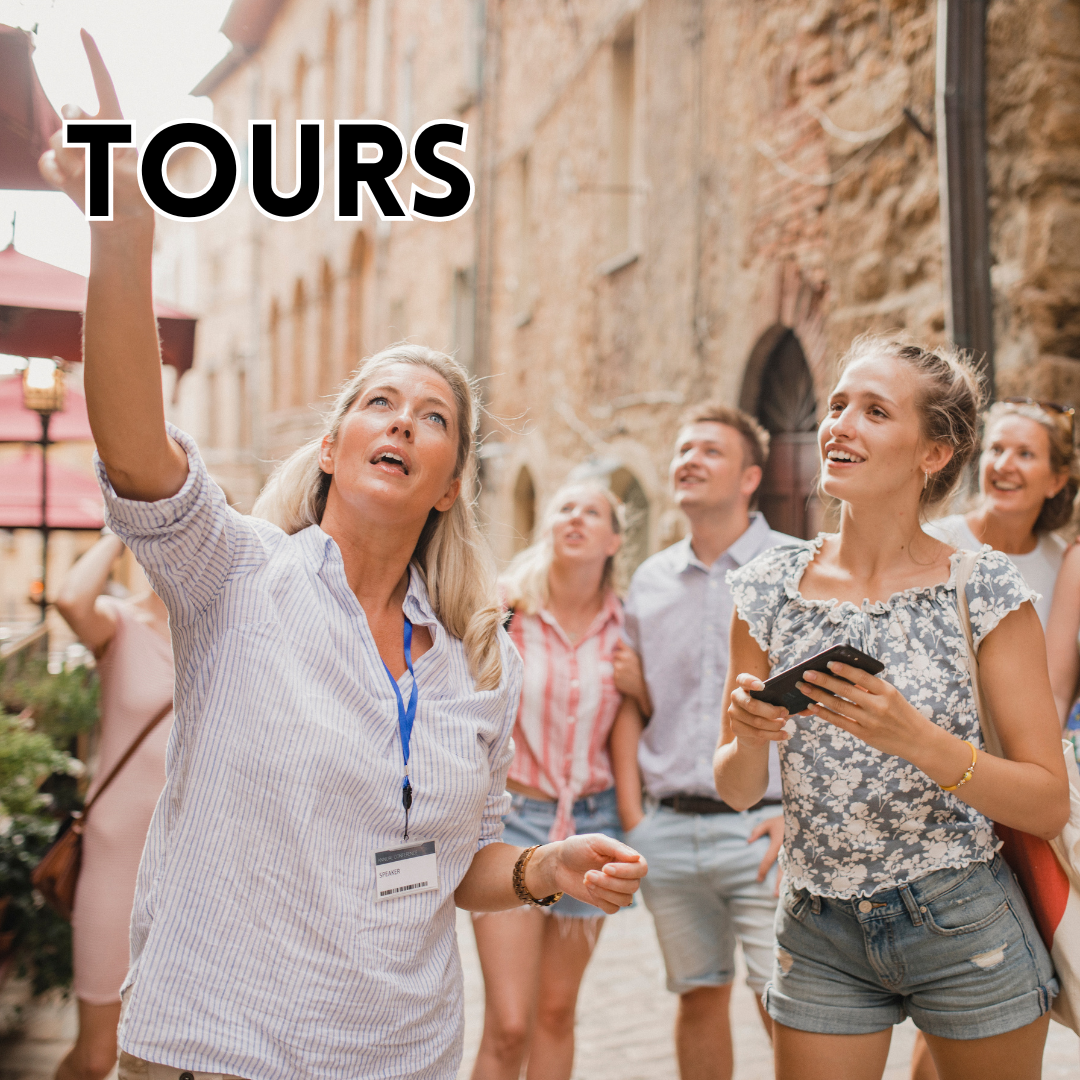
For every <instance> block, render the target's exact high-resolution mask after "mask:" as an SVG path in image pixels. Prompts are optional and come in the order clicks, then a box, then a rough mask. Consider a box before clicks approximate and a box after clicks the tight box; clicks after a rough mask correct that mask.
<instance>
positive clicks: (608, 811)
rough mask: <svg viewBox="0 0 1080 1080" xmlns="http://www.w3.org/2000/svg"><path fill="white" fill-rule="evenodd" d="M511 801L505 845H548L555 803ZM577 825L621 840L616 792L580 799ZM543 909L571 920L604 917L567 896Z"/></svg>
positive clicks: (581, 830)
mask: <svg viewBox="0 0 1080 1080" xmlns="http://www.w3.org/2000/svg"><path fill="white" fill-rule="evenodd" d="M512 798H513V801H512V802H511V803H510V813H509V814H507V815H506V816H505V817H504V818H503V843H504V844H514V845H515V846H516V847H532V846H533V844H546V843H548V833H549V832H550V831H551V826H552V824H553V823H554V821H555V809H556V803H555V802H548V801H547V800H546V799H530V798H529V797H528V796H527V795H512ZM574 825H575V827H576V831H577V832H578V833H579V834H580V833H603V834H604V835H605V836H613V837H615V839H616V840H621V839H622V838H623V837H622V828H621V826H620V823H619V811H618V807H617V805H616V803H615V789H614V788H608V789H607V791H601V792H600V793H599V794H597V795H586V796H585V798H583V799H578V801H577V802H576V803H574ZM543 910H544V911H545V912H550V913H551V914H553V915H562V916H564V917H569V918H571V919H594V918H599V917H601V916H603V914H604V912H603V911H602V910H601V909H600V908H598V907H593V905H592V904H586V903H585V901H584V900H578V899H576V898H575V897H573V896H564V897H563V898H562V899H561V900H560V901H559V902H558V903H557V904H554V905H553V906H552V907H549V908H544V909H543Z"/></svg>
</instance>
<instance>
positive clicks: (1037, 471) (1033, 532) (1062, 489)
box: [911, 398, 1080, 1080]
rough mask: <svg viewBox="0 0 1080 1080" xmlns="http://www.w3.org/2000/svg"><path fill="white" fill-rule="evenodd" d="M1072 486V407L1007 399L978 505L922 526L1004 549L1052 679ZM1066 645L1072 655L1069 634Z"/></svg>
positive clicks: (920, 1064)
mask: <svg viewBox="0 0 1080 1080" xmlns="http://www.w3.org/2000/svg"><path fill="white" fill-rule="evenodd" d="M1078 488H1080V472H1078V466H1077V460H1076V454H1075V452H1074V449H1073V410H1072V409H1071V408H1068V407H1067V406H1064V405H1059V404H1058V403H1057V402H1053V401H1034V400H1032V399H1031V398H1006V399H1005V400H1004V401H997V402H995V403H994V404H993V405H991V406H990V408H989V410H988V411H987V413H986V416H985V419H984V422H983V438H982V454H981V456H980V458H979V502H978V505H977V506H976V507H975V508H974V509H973V510H971V511H969V512H968V513H966V514H951V515H950V516H949V517H944V518H938V519H937V520H936V521H933V522H931V523H930V524H929V525H927V526H926V531H927V532H928V533H930V535H931V536H936V537H937V538H938V539H939V540H943V541H945V542H946V543H948V544H952V545H953V546H954V547H957V548H963V549H967V550H971V549H974V550H978V549H979V548H980V547H982V545H983V544H989V545H990V547H992V548H994V550H995V551H1001V552H1004V553H1005V554H1006V555H1008V556H1009V559H1010V560H1011V562H1012V563H1013V565H1014V566H1015V567H1016V568H1017V570H1019V571H1020V573H1021V575H1022V576H1023V578H1024V581H1026V582H1027V584H1028V585H1029V586H1031V588H1032V589H1034V590H1035V591H1036V592H1037V593H1038V594H1039V598H1038V599H1037V600H1035V601H1034V604H1035V611H1036V613H1037V614H1038V616H1039V621H1040V622H1041V623H1042V624H1043V628H1044V629H1045V630H1046V651H1047V660H1048V662H1049V664H1050V675H1051V685H1053V680H1054V671H1055V667H1054V634H1053V633H1052V632H1051V630H1050V625H1049V621H1048V620H1049V619H1050V608H1051V602H1052V601H1053V597H1054V586H1055V583H1056V582H1057V578H1058V574H1059V572H1060V571H1061V568H1062V558H1063V556H1064V554H1065V548H1066V543H1065V541H1064V540H1063V539H1062V538H1061V537H1060V536H1059V535H1058V534H1057V532H1056V531H1055V530H1057V529H1061V528H1063V527H1064V526H1065V525H1067V524H1068V523H1069V520H1070V518H1071V517H1072V512H1073V500H1074V499H1075V497H1076V492H1077V489H1078ZM1071 644H1072V652H1073V653H1074V654H1075V653H1076V633H1075V632H1074V633H1073V636H1072V642H1071ZM1074 681H1075V680H1074ZM1055 696H1056V687H1055ZM936 1078H937V1071H936V1069H935V1068H934V1063H933V1059H932V1058H931V1056H930V1051H929V1049H928V1047H927V1045H926V1040H925V1039H924V1038H923V1037H922V1035H921V1033H920V1034H919V1035H918V1036H916V1040H915V1046H914V1049H913V1051H912V1055H911V1080H936Z"/></svg>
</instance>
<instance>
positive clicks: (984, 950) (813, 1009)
mask: <svg viewBox="0 0 1080 1080" xmlns="http://www.w3.org/2000/svg"><path fill="white" fill-rule="evenodd" d="M1057 992H1058V981H1057V979H1056V978H1055V977H1054V965H1053V963H1052V962H1051V960H1050V956H1049V954H1048V953H1047V951H1046V948H1045V946H1044V945H1043V943H1042V939H1041V938H1040V937H1039V932H1038V930H1037V929H1036V928H1035V923H1034V921H1033V919H1032V917H1031V913H1030V911H1029V910H1028V906H1027V901H1026V900H1025V899H1024V894H1023V893H1022V892H1021V891H1020V887H1019V885H1017V883H1016V880H1015V878H1014V877H1013V875H1012V872H1011V871H1010V870H1009V867H1008V864H1007V863H1006V862H1005V860H1004V859H1002V858H1001V856H1000V855H997V856H995V857H994V860H993V861H992V862H990V863H983V862H979V863H972V864H971V865H970V866H965V867H963V868H962V869H959V870H954V869H948V870H937V871H935V872H934V873H932V874H928V875H927V876H926V877H924V878H919V879H918V880H917V881H912V882H908V883H907V884H905V885H901V886H899V887H898V888H895V889H886V890H883V891H882V892H877V893H874V894H873V895H872V896H867V897H855V898H854V899H851V900H832V899H829V898H828V897H823V896H814V895H812V894H810V893H808V892H807V891H806V890H804V889H799V890H795V889H792V888H790V887H784V888H783V889H782V892H781V900H780V907H779V908H778V909H777V913H776V962H775V964H774V966H773V976H772V981H771V982H770V983H769V985H768V986H767V987H766V988H765V1007H766V1008H767V1009H768V1011H769V1015H770V1016H771V1017H772V1018H773V1019H774V1020H776V1021H778V1022H779V1023H781V1024H784V1025H785V1026H786V1027H790V1028H796V1029H797V1030H799V1031H814V1032H819V1033H821V1034H824V1035H864V1034H869V1033H871V1032H874V1031H881V1030H883V1029H885V1028H887V1027H890V1026H891V1025H893V1024H899V1023H900V1022H901V1021H902V1020H903V1019H904V1018H905V1017H906V1016H910V1017H911V1018H912V1020H914V1021H915V1025H916V1027H918V1028H921V1029H922V1030H923V1031H926V1032H928V1033H929V1034H931V1035H938V1036H940V1037H942V1038H945V1039H985V1038H987V1037H988V1036H990V1035H1001V1034H1003V1033H1005V1032H1007V1031H1014V1030H1015V1029H1017V1028H1021V1027H1024V1026H1026V1025H1027V1024H1030V1023H1032V1022H1033V1021H1035V1020H1037V1019H1038V1018H1039V1017H1040V1016H1042V1015H1043V1014H1044V1013H1046V1012H1048V1011H1049V1009H1050V1002H1051V1000H1052V999H1053V997H1054V995H1055V994H1057Z"/></svg>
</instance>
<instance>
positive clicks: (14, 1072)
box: [0, 904, 1080, 1080]
mask: <svg viewBox="0 0 1080 1080" xmlns="http://www.w3.org/2000/svg"><path fill="white" fill-rule="evenodd" d="M458 940H459V942H460V946H461V959H462V965H463V967H464V969H465V1057H464V1059H463V1061H462V1064H461V1071H460V1072H459V1074H458V1080H468V1077H469V1073H470V1071H471V1069H472V1063H473V1057H474V1056H475V1054H476V1047H477V1044H478V1043H479V1041H480V1029H481V1026H482V1024H483V1021H484V988H483V981H482V979H481V975H480V963H479V960H478V959H477V955H476V947H475V944H474V938H473V932H472V926H471V924H470V919H469V916H468V915H467V914H466V913H465V912H458ZM742 977H743V976H742V975H741V974H740V981H739V982H738V984H737V985H736V988H735V992H734V995H733V999H732V1000H733V1003H734V1008H733V1012H734V1024H735V1080H772V1076H773V1071H772V1055H771V1051H770V1048H769V1044H768V1040H767V1039H766V1038H765V1033H764V1031H763V1030H762V1027H761V1023H760V1021H759V1020H758V1017H757V1010H756V1009H755V1008H754V1001H753V998H752V997H751V995H750V991H749V990H748V989H747V988H746V984H745V983H744V982H743V981H742ZM74 1018H75V1017H74V1007H73V1005H72V1004H71V1003H68V1004H65V1005H60V1006H58V1007H53V1008H46V1009H42V1010H40V1011H39V1012H38V1015H37V1017H36V1019H35V1020H34V1022H33V1023H32V1024H31V1025H30V1027H29V1029H28V1030H27V1032H26V1037H25V1038H23V1039H21V1040H17V1041H4V1042H0V1080H52V1076H53V1072H54V1071H55V1069H56V1065H57V1062H59V1060H60V1058H61V1057H62V1056H63V1055H64V1053H66V1052H67V1048H68V1047H69V1046H70V1045H71V1042H70V1040H71V1039H72V1038H73V1037H74V1031H75V1025H74ZM674 1018H675V998H674V997H673V996H672V995H671V994H669V993H668V992H667V991H666V990H665V989H664V967H663V962H662V961H661V959H660V950H659V949H658V947H657V945H656V938H655V936H654V934H653V927H652V919H651V918H650V916H649V913H648V911H647V910H646V909H645V908H644V907H643V906H642V905H640V904H639V905H638V906H636V907H635V908H633V909H631V910H630V911H627V912H624V913H622V914H620V915H618V916H617V917H615V918H612V919H608V920H607V925H606V926H605V927H604V931H603V933H602V934H601V936H600V943H599V945H598V946H597V950H596V956H595V957H594V959H593V962H592V964H590V966H589V970H588V972H587V973H586V975H585V983H584V985H583V987H582V990H581V999H580V1004H579V1008H578V1042H577V1057H576V1062H575V1068H574V1078H573V1080H677V1075H678V1074H677V1071H676V1068H675V1056H674V1049H673V1046H672V1024H673V1022H674ZM914 1036H915V1028H914V1027H913V1026H912V1024H911V1022H910V1021H908V1022H907V1023H906V1024H903V1025H902V1026H901V1027H899V1028H897V1030H896V1033H895V1035H894V1036H893V1043H892V1051H891V1053H890V1054H889V1066H888V1069H887V1070H886V1072H885V1080H907V1076H908V1062H909V1060H910V1055H911V1043H912V1040H913V1039H914ZM1078 1061H1080V1047H1078V1040H1077V1038H1076V1036H1075V1035H1073V1033H1072V1032H1071V1031H1068V1030H1067V1029H1065V1028H1063V1027H1061V1026H1060V1025H1058V1024H1051V1025H1050V1038H1049V1040H1048V1041H1047V1046H1046V1057H1045V1059H1044V1066H1043V1080H1076V1077H1077V1075H1078V1071H1080V1070H1078ZM114 1077H115V1073H113V1078H114ZM110 1080H112V1078H110ZM297 1080H302V1078H297Z"/></svg>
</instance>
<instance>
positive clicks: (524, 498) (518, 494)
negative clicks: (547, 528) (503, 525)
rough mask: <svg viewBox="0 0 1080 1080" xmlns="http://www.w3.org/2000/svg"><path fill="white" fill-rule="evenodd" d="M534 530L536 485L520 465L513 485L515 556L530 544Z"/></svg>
mask: <svg viewBox="0 0 1080 1080" xmlns="http://www.w3.org/2000/svg"><path fill="white" fill-rule="evenodd" d="M535 528H536V485H535V484H533V478H532V473H530V472H529V470H528V469H527V468H526V467H525V466H524V465H522V466H521V469H520V471H519V472H518V474H517V481H516V483H515V484H514V543H513V549H514V554H515V555H516V554H517V553H518V552H519V551H524V550H525V549H526V548H527V547H528V546H529V545H530V544H531V543H532V537H533V530H534V529H535Z"/></svg>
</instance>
